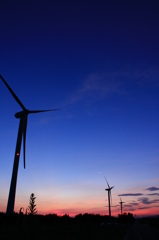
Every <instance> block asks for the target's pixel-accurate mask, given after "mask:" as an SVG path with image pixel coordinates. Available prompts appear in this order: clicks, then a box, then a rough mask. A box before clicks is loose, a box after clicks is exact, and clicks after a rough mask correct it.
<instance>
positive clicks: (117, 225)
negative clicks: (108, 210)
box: [0, 212, 133, 240]
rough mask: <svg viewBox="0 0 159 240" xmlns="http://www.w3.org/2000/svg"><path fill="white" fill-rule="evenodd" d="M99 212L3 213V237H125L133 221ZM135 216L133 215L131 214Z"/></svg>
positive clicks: (0, 227)
mask: <svg viewBox="0 0 159 240" xmlns="http://www.w3.org/2000/svg"><path fill="white" fill-rule="evenodd" d="M124 217H125V218H127V221H125V219H124V224H123V223H122V219H121V217H117V218H115V217H112V218H111V221H110V218H109V216H101V215H99V214H88V213H85V214H78V215H76V216H75V217H74V218H72V217H70V216H69V215H67V214H65V215H63V216H57V215H56V214H48V215H39V214H36V215H32V214H29V215H27V214H23V213H22V212H20V214H18V213H14V214H12V215H10V216H6V214H4V213H0V233H1V239H29V240H30V239H34V240H35V239H38V240H39V239H56V240H58V239H76V240H79V239H82V240H83V239H84V240H85V239H87V240H88V239H91V240H92V239H98V240H100V239H101V240H103V239H118V240H120V239H123V237H124V236H125V234H126V232H127V230H128V228H129V225H130V224H131V221H130V222H129V216H128V215H125V216H124ZM132 217H133V216H132Z"/></svg>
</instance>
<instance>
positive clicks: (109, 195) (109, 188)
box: [105, 177, 114, 218]
mask: <svg viewBox="0 0 159 240" xmlns="http://www.w3.org/2000/svg"><path fill="white" fill-rule="evenodd" d="M105 181H106V183H107V185H108V188H106V189H105V191H108V206H109V217H110V218H111V203H112V196H111V190H112V188H114V186H113V187H110V186H109V183H108V181H107V179H106V177H105ZM110 199H111V203H110Z"/></svg>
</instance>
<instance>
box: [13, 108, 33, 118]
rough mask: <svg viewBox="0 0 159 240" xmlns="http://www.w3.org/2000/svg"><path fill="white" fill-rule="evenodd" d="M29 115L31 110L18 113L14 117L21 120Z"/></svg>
mask: <svg viewBox="0 0 159 240" xmlns="http://www.w3.org/2000/svg"><path fill="white" fill-rule="evenodd" d="M28 114H29V110H27V109H26V110H25V111H20V112H17V113H16V114H15V115H14V116H15V117H16V118H21V117H24V116H27V115H28Z"/></svg>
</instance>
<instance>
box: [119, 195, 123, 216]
mask: <svg viewBox="0 0 159 240" xmlns="http://www.w3.org/2000/svg"><path fill="white" fill-rule="evenodd" d="M119 203H120V206H121V215H122V208H123V203H124V202H122V200H121V197H120V202H119Z"/></svg>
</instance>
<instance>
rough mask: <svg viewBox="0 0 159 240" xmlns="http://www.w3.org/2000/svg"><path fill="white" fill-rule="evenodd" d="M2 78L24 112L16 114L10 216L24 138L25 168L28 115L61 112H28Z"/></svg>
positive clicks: (8, 205)
mask: <svg viewBox="0 0 159 240" xmlns="http://www.w3.org/2000/svg"><path fill="white" fill-rule="evenodd" d="M0 78H1V79H2V81H3V82H4V84H5V85H6V87H7V88H8V90H9V91H10V93H11V94H12V96H13V97H14V99H15V100H16V101H17V103H18V104H19V105H20V107H21V108H22V111H20V112H17V113H16V114H15V117H16V118H19V119H20V123H19V130H18V136H17V143H16V148H15V155H14V165H13V171H12V178H11V184H10V191H9V196H8V204H7V210H6V214H7V215H10V214H12V213H13V212H14V202H15V194H16V183H17V174H18V166H19V158H20V150H21V142H22V138H23V155H24V168H25V141H26V130H27V118H28V114H30V113H41V112H49V111H55V110H59V109H58V108H55V109H50V110H31V111H30V110H28V109H26V108H25V107H24V105H23V104H22V102H21V101H20V100H19V98H18V97H17V96H16V95H15V93H14V92H13V90H12V89H11V88H10V86H9V85H8V83H7V82H6V81H5V80H4V78H3V77H2V76H1V75H0Z"/></svg>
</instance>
